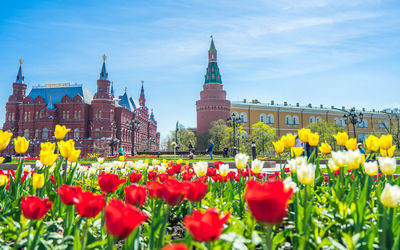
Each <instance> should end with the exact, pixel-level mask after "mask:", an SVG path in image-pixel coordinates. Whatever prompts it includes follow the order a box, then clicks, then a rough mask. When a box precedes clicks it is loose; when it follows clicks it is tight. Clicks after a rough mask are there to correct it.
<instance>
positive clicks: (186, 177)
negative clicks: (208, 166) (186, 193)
mask: <svg viewBox="0 0 400 250" xmlns="http://www.w3.org/2000/svg"><path fill="white" fill-rule="evenodd" d="M193 175H194V173H193V172H189V171H186V172H183V173H182V178H183V179H184V180H185V181H190V180H191V179H192V178H193Z"/></svg>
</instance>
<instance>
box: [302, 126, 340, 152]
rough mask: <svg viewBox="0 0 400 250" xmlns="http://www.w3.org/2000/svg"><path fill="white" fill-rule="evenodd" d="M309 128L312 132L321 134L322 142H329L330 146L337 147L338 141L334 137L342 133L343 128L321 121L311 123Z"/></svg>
mask: <svg viewBox="0 0 400 250" xmlns="http://www.w3.org/2000/svg"><path fill="white" fill-rule="evenodd" d="M307 128H309V129H310V130H311V132H313V133H315V132H317V133H318V134H319V141H320V142H325V141H326V142H327V143H328V144H329V145H333V146H334V145H336V140H335V138H334V137H333V136H332V135H336V134H337V132H342V131H343V127H342V126H339V125H337V124H334V123H328V122H325V121H319V122H314V123H310V124H309V125H308V126H307Z"/></svg>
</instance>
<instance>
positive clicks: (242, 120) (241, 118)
mask: <svg viewBox="0 0 400 250" xmlns="http://www.w3.org/2000/svg"><path fill="white" fill-rule="evenodd" d="M240 120H241V122H242V123H246V122H247V114H246V113H244V112H242V113H240Z"/></svg>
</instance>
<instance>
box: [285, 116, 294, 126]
mask: <svg viewBox="0 0 400 250" xmlns="http://www.w3.org/2000/svg"><path fill="white" fill-rule="evenodd" d="M285 124H286V125H290V124H292V117H291V116H290V115H287V116H285Z"/></svg>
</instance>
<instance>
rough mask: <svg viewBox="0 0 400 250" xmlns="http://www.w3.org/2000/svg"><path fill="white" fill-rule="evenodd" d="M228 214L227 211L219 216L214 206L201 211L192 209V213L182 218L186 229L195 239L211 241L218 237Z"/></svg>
mask: <svg viewBox="0 0 400 250" xmlns="http://www.w3.org/2000/svg"><path fill="white" fill-rule="evenodd" d="M229 215H230V213H229V212H228V213H227V214H226V215H225V216H224V217H222V218H220V217H219V212H218V210H217V209H216V208H209V209H207V210H206V211H205V212H203V213H202V212H200V211H198V210H194V211H193V215H191V216H190V215H188V216H186V217H185V218H184V223H185V227H186V229H187V230H188V231H190V233H191V234H192V235H193V237H194V238H195V239H196V240H197V241H212V240H216V239H218V238H219V236H220V234H221V232H222V229H223V227H224V224H225V223H226V221H227V220H228V218H229Z"/></svg>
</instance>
